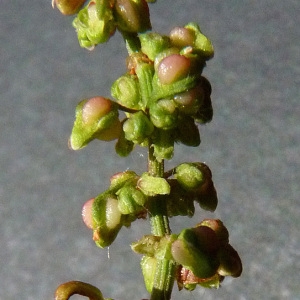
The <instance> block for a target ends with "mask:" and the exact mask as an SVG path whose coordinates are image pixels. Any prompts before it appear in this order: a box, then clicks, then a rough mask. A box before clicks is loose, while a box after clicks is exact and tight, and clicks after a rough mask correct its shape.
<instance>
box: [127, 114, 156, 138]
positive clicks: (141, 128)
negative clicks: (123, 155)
mask: <svg viewBox="0 0 300 300" xmlns="http://www.w3.org/2000/svg"><path fill="white" fill-rule="evenodd" d="M153 129H154V127H153V124H152V123H151V122H150V120H149V119H148V117H147V115H146V114H145V113H144V112H142V111H139V112H137V113H133V114H130V116H129V118H128V119H127V120H126V121H125V123H124V124H123V130H124V132H125V138H126V139H127V140H129V141H132V142H133V143H136V144H142V143H143V142H145V140H146V139H147V138H148V137H149V136H150V135H151V133H152V132H153Z"/></svg>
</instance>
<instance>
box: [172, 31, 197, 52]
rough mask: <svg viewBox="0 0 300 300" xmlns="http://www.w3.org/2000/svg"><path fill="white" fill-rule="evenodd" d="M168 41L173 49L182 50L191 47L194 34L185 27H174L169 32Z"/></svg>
mask: <svg viewBox="0 0 300 300" xmlns="http://www.w3.org/2000/svg"><path fill="white" fill-rule="evenodd" d="M170 40H171V43H172V45H174V46H175V47H179V48H183V47H186V46H193V45H194V41H195V33H194V32H193V31H192V30H190V29H188V28H185V27H175V28H173V29H172V31H171V32H170Z"/></svg>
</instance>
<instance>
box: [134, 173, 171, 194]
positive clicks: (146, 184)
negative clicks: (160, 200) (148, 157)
mask: <svg viewBox="0 0 300 300" xmlns="http://www.w3.org/2000/svg"><path fill="white" fill-rule="evenodd" d="M137 186H138V188H139V189H140V190H141V191H142V192H143V193H144V194H145V195H147V196H155V195H167V194H170V185H169V184H168V182H167V180H166V179H164V178H161V177H154V176H150V175H149V173H143V174H142V176H141V177H140V179H139V180H138V182H137Z"/></svg>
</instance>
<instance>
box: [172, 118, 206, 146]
mask: <svg viewBox="0 0 300 300" xmlns="http://www.w3.org/2000/svg"><path fill="white" fill-rule="evenodd" d="M177 129H178V130H177V131H176V141H178V142H181V143H182V144H184V145H187V146H191V147H197V146H199V145H200V143H201V139H200V132H199V128H198V126H197V125H196V124H195V122H194V119H193V118H192V117H189V116H186V117H181V118H180V119H179V122H178V126H177Z"/></svg>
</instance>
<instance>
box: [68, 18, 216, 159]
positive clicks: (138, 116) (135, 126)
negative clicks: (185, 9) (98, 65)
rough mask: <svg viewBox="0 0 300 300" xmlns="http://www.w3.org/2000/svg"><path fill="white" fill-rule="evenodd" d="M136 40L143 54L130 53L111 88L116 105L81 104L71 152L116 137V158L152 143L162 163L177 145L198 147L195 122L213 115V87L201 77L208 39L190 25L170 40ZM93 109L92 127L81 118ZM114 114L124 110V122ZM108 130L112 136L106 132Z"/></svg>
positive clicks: (209, 50)
mask: <svg viewBox="0 0 300 300" xmlns="http://www.w3.org/2000/svg"><path fill="white" fill-rule="evenodd" d="M139 42H140V44H141V50H140V51H138V52H133V53H131V54H130V55H129V57H128V58H127V72H126V73H125V74H124V75H122V76H121V77H120V78H118V79H117V80H116V81H115V82H114V83H113V85H112V88H111V94H112V96H113V97H114V98H115V102H113V101H112V100H109V99H106V100H104V99H103V97H95V98H92V99H93V100H92V99H90V100H89V101H87V100H85V101H83V102H81V103H79V105H78V107H77V110H76V121H75V124H74V128H73V131H72V134H71V138H70V146H71V148H72V149H74V150H77V149H80V148H82V147H84V146H86V144H87V143H88V142H90V141H91V140H93V139H95V138H98V139H99V138H100V139H102V140H112V139H115V138H117V143H116V152H117V153H118V154H119V155H121V156H127V155H128V154H129V153H130V152H131V151H132V149H133V148H134V146H135V145H140V146H149V145H150V146H152V147H153V148H154V155H155V157H156V158H157V159H158V160H159V161H162V160H163V159H170V158H172V156H173V153H174V143H176V142H178V143H183V144H185V145H188V146H198V145H199V144H200V133H199V128H198V126H197V124H203V123H206V122H209V121H210V120H211V119H212V114H213V109H212V104H211V99H210V94H211V86H210V83H209V81H208V80H207V79H206V78H205V77H203V76H202V75H201V73H202V69H203V67H204V66H205V61H206V60H207V59H209V58H211V57H212V55H213V47H212V45H211V43H210V41H209V40H208V39H207V38H206V37H205V36H204V35H203V34H202V33H201V31H200V29H199V27H198V26H197V25H196V24H195V23H190V24H187V25H186V26H185V27H177V28H175V29H173V30H172V31H171V33H170V34H169V36H163V35H159V34H157V33H143V34H140V35H139ZM96 99H98V100H97V101H96ZM100 99H101V100H100ZM96 102H97V103H96ZM101 103H103V104H101ZM101 105H103V106H105V108H106V110H105V109H103V108H102V107H101ZM89 107H90V109H88V108H89ZM92 110H93V111H94V113H93V115H92V116H90V115H88V118H90V119H92V120H93V122H94V123H93V124H92V121H89V122H84V119H85V117H84V115H85V114H87V113H88V112H89V111H92ZM118 110H123V111H125V112H126V117H125V118H124V119H123V120H119V119H118V118H117V117H118V113H117V111H118ZM86 111H87V112H86ZM105 113H106V114H105ZM103 123H105V126H104V125H103ZM101 124H102V125H101ZM100 125H101V126H100ZM112 128H114V132H111V133H108V131H112ZM106 129H108V130H106ZM105 130H106V131H105ZM149 143H151V144H149Z"/></svg>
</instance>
